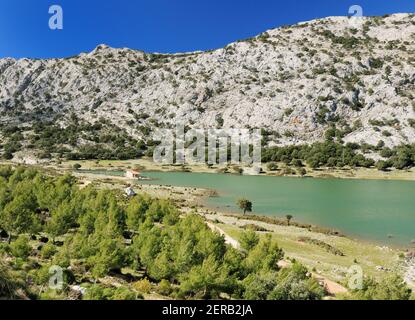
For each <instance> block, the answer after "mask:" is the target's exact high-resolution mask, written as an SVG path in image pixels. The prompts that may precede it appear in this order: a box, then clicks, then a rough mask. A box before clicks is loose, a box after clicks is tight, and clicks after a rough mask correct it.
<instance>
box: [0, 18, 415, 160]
mask: <svg viewBox="0 0 415 320" xmlns="http://www.w3.org/2000/svg"><path fill="white" fill-rule="evenodd" d="M363 19H364V20H363V22H362V23H361V24H360V25H356V24H355V23H353V21H351V20H350V19H348V18H346V17H330V18H326V19H320V20H314V21H311V22H306V23H300V24H298V25H294V26H290V27H283V28H278V29H274V30H269V31H268V32H265V33H263V34H261V35H259V36H257V37H255V38H252V39H248V40H244V41H239V42H236V43H232V44H230V45H228V46H227V47H225V48H223V49H219V50H214V51H209V52H194V53H185V54H175V55H170V54H168V55H164V54H147V53H144V52H141V51H134V50H129V49H113V48H109V47H107V46H104V45H101V46H98V47H97V48H96V49H95V50H94V51H92V52H91V53H88V54H81V55H79V56H76V57H71V58H66V59H51V60H30V59H21V60H14V59H0V110H1V112H2V117H1V118H0V119H1V122H2V128H3V144H4V145H5V146H6V147H8V148H11V147H12V146H11V145H10V144H12V142H13V141H16V140H20V143H21V144H22V146H19V148H17V149H21V148H23V149H33V150H39V149H45V148H46V149H47V151H50V152H59V150H58V151H56V148H58V149H59V148H61V149H62V150H61V153H64V152H65V150H71V149H73V148H76V147H79V146H80V145H85V144H94V143H95V144H96V143H104V144H105V143H107V144H108V143H110V142H111V143H112V142H113V141H114V139H116V136H118V137H120V136H121V137H122V139H120V141H119V142H118V145H124V146H126V145H129V146H130V147H131V148H134V147H136V146H137V144H136V143H137V142H136V140H141V139H143V140H146V139H147V138H148V137H149V135H150V133H149V131H150V130H151V128H154V127H155V126H158V127H171V126H173V125H175V124H176V123H177V122H182V123H184V124H185V125H187V126H189V127H195V128H208V127H224V128H231V127H233V128H240V127H250V128H262V129H265V130H266V131H267V132H268V134H269V140H270V142H269V143H270V144H271V145H287V144H300V143H310V142H314V141H320V140H322V139H324V132H326V130H327V129H328V128H329V127H330V126H336V128H337V129H338V131H339V135H340V136H341V137H342V139H343V141H344V142H357V143H362V142H365V143H369V144H374V145H376V144H377V143H379V141H380V140H382V141H384V142H385V144H386V146H396V145H400V144H404V143H413V142H415V120H413V119H415V111H414V110H415V102H414V101H415V100H414V95H415V59H414V57H415V54H414V53H415V45H414V43H415V15H411V14H396V15H391V16H386V17H382V18H381V17H372V18H363ZM48 121H49V122H48ZM93 124H95V126H92V125H93ZM13 125H16V126H17V127H13ZM47 127H53V128H54V129H53V130H52V131H51V132H50V134H49V136H48V137H44V134H43V135H42V130H43V131H45V130H46V129H45V128H47ZM63 128H66V129H68V128H70V129H69V131H70V133H69V135H68V132H67V131H65V133H64V134H63V135H62V133H59V132H58V133H57V131H59V130H60V129H62V130H63ZM114 128H119V129H114ZM66 129H65V130H66ZM16 135H17V137H16ZM56 135H58V137H56ZM22 138H23V139H22ZM10 139H11V141H10ZM45 139H46V140H47V139H49V140H48V141H49V142H47V143H44V140H45ZM39 141H40V142H39ZM7 144H8V146H7ZM45 145H46V147H45ZM51 145H52V146H53V148H52V147H51V148H49V149H48V146H49V147H50V146H51ZM56 145H59V147H56ZM44 147H45V148H44ZM15 149H16V148H14V149H13V148H12V150H11V151H13V152H14V151H17V150H15Z"/></svg>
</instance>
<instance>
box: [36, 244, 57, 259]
mask: <svg viewBox="0 0 415 320" xmlns="http://www.w3.org/2000/svg"><path fill="white" fill-rule="evenodd" d="M56 252H57V250H56V247H55V246H54V245H53V244H52V243H47V244H45V245H44V246H43V247H42V249H41V250H40V255H41V256H42V258H43V259H50V258H52V257H53V256H54V255H55V253H56Z"/></svg>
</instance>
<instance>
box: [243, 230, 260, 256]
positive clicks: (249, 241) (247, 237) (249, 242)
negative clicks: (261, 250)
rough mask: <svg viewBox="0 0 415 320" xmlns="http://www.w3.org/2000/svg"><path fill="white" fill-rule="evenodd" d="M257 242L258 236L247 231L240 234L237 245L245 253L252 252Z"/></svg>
mask: <svg viewBox="0 0 415 320" xmlns="http://www.w3.org/2000/svg"><path fill="white" fill-rule="evenodd" d="M258 242H259V236H258V235H257V234H256V232H254V231H252V230H248V231H246V232H244V233H242V235H241V238H240V240H239V243H240V245H241V247H242V248H243V249H245V250H247V251H250V250H252V249H253V248H254V247H255V246H256V245H257V244H258Z"/></svg>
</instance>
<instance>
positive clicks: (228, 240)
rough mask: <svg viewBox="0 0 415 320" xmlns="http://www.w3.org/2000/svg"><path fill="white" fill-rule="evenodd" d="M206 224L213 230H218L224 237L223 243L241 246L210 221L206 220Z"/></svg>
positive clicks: (236, 246) (238, 247)
mask: <svg viewBox="0 0 415 320" xmlns="http://www.w3.org/2000/svg"><path fill="white" fill-rule="evenodd" d="M206 224H207V226H208V227H209V228H210V229H211V230H213V231H216V232H218V233H219V234H220V235H221V236H223V237H224V238H225V243H227V244H229V245H230V246H232V247H234V248H235V249H238V250H239V249H240V248H241V246H240V244H239V242H238V241H237V240H236V239H234V238H232V237H231V236H229V235H228V234H227V233H226V232H225V231H223V230H222V229H221V228H219V227H217V226H215V225H214V224H212V223H210V222H206Z"/></svg>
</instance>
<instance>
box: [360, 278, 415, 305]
mask: <svg viewBox="0 0 415 320" xmlns="http://www.w3.org/2000/svg"><path fill="white" fill-rule="evenodd" d="M411 293H412V290H411V289H410V288H409V287H408V286H407V285H406V283H405V282H404V281H403V279H402V278H401V277H400V276H398V275H391V276H388V277H386V278H384V279H382V280H381V281H380V282H376V281H375V280H374V279H372V278H365V279H364V280H363V288H362V289H361V290H354V291H353V292H352V297H353V298H354V299H357V300H409V299H410V297H411Z"/></svg>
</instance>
